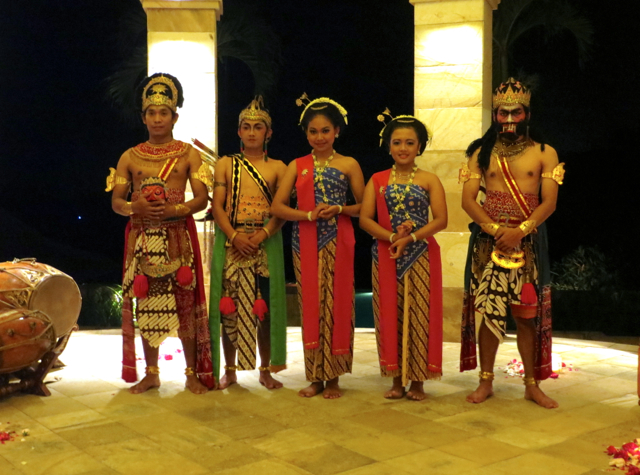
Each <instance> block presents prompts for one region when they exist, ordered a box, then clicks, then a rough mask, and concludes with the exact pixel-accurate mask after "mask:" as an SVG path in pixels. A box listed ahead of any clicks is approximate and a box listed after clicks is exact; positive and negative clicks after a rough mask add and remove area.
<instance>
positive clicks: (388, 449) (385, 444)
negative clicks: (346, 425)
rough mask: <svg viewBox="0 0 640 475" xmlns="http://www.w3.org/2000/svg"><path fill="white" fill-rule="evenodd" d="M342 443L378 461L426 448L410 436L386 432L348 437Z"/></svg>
mask: <svg viewBox="0 0 640 475" xmlns="http://www.w3.org/2000/svg"><path fill="white" fill-rule="evenodd" d="M341 445H342V446H343V447H346V448H347V449H349V450H353V451H354V452H357V453H359V454H361V455H364V456H365V457H369V458H371V459H373V460H377V461H382V460H388V459H391V458H395V457H400V456H402V455H407V454H410V453H413V452H420V451H423V450H424V445H421V444H418V443H416V442H413V441H412V440H411V438H409V437H401V436H398V435H393V434H389V433H385V432H383V433H380V434H367V435H361V436H360V437H354V438H350V439H346V440H345V441H343V442H342V444H341Z"/></svg>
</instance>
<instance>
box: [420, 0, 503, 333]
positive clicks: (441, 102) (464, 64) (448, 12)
mask: <svg viewBox="0 0 640 475" xmlns="http://www.w3.org/2000/svg"><path fill="white" fill-rule="evenodd" d="M409 1H410V2H411V3H412V4H413V5H414V6H415V86H414V87H415V99H414V107H415V115H416V117H418V118H419V119H420V120H422V121H423V122H424V123H425V124H426V125H427V127H428V128H429V131H430V132H431V133H432V134H433V139H432V142H431V144H430V145H429V147H428V148H427V150H426V151H425V153H424V154H423V155H422V157H420V158H419V159H418V160H417V163H418V166H420V168H423V169H425V170H428V171H431V172H433V173H435V174H436V175H438V177H439V178H440V180H441V181H442V184H443V185H444V189H445V192H446V194H447V207H448V211H449V225H448V227H447V228H446V229H445V230H444V231H442V232H440V233H438V235H437V236H436V239H437V241H438V243H439V244H440V247H441V250H442V277H443V287H444V289H443V292H444V296H443V299H444V339H445V341H454V342H458V341H460V318H461V314H462V292H463V285H464V282H463V281H464V265H465V260H466V256H467V246H468V243H469V229H468V224H469V223H470V222H471V219H470V218H469V217H468V216H467V214H466V213H465V212H464V211H463V210H462V207H461V198H462V186H461V185H458V169H459V168H460V165H461V163H462V162H463V161H464V160H465V157H464V151H465V150H466V148H467V146H468V145H469V144H470V143H471V141H473V140H474V139H476V138H479V137H481V136H482V134H483V133H484V131H485V130H486V129H487V128H488V127H489V125H490V123H491V54H492V11H493V10H495V9H496V8H497V6H498V3H500V0H409Z"/></svg>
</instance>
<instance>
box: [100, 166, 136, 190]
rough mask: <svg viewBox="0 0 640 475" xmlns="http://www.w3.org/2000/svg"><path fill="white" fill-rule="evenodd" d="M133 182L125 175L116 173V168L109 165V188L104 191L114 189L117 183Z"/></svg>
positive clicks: (126, 183)
mask: <svg viewBox="0 0 640 475" xmlns="http://www.w3.org/2000/svg"><path fill="white" fill-rule="evenodd" d="M130 183H131V182H130V181H129V180H127V179H126V178H125V177H123V176H120V175H116V169H115V168H113V167H109V176H108V177H107V188H105V190H104V191H111V190H113V189H114V188H115V187H116V185H128V184H130Z"/></svg>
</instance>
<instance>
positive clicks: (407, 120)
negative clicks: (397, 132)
mask: <svg viewBox="0 0 640 475" xmlns="http://www.w3.org/2000/svg"><path fill="white" fill-rule="evenodd" d="M385 115H386V116H388V117H389V118H390V119H391V120H390V121H389V122H385V118H384V116H385ZM394 120H397V121H398V122H400V123H401V124H411V123H413V122H419V123H421V124H422V125H423V126H424V128H425V129H426V130H427V136H428V137H429V140H431V131H430V130H429V128H428V127H427V125H426V124H425V123H424V122H422V121H421V120H420V119H418V118H417V117H415V116H413V115H397V116H395V117H393V116H392V115H391V111H390V110H389V108H388V107H387V108H385V110H384V112H382V114H380V115H378V121H380V122H382V123H383V124H384V127H382V130H381V131H380V147H382V143H383V142H384V139H383V137H382V136H383V134H384V130H385V129H386V128H387V126H388V125H389V124H390V123H391V122H393V121H394ZM424 145H425V146H426V145H427V144H424Z"/></svg>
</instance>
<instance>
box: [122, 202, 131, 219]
mask: <svg viewBox="0 0 640 475" xmlns="http://www.w3.org/2000/svg"><path fill="white" fill-rule="evenodd" d="M122 212H123V213H127V214H128V215H129V216H131V215H132V214H133V207H132V206H131V201H127V202H126V203H125V204H123V205H122Z"/></svg>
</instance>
